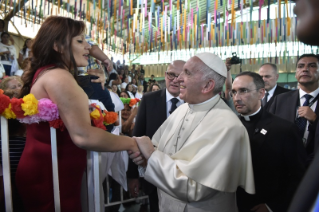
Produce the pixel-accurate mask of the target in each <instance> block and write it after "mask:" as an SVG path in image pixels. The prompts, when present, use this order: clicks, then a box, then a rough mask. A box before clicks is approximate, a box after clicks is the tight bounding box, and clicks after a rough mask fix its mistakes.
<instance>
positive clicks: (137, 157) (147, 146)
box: [128, 136, 155, 167]
mask: <svg viewBox="0 0 319 212" xmlns="http://www.w3.org/2000/svg"><path fill="white" fill-rule="evenodd" d="M133 139H134V140H135V141H136V143H137V145H136V148H134V150H133V151H128V154H129V155H130V158H131V159H132V160H133V162H134V163H135V164H136V165H140V166H143V167H146V165H147V160H148V159H149V158H150V157H151V155H152V153H153V152H154V151H155V148H154V146H153V143H152V141H151V139H150V138H149V137H147V136H143V137H133Z"/></svg>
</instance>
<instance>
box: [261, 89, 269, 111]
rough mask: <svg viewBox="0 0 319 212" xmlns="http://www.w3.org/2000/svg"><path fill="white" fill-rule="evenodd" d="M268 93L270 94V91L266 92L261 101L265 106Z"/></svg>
mask: <svg viewBox="0 0 319 212" xmlns="http://www.w3.org/2000/svg"><path fill="white" fill-rule="evenodd" d="M268 95H269V93H268V92H266V93H265V97H264V98H263V100H262V101H261V104H262V106H263V107H265V105H266V104H267V99H268Z"/></svg>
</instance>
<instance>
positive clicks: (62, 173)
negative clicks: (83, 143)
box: [16, 66, 86, 212]
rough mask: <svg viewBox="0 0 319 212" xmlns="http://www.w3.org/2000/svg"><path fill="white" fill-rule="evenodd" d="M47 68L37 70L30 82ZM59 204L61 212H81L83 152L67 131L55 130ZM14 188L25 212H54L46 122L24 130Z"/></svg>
mask: <svg viewBox="0 0 319 212" xmlns="http://www.w3.org/2000/svg"><path fill="white" fill-rule="evenodd" d="M48 67H50V66H46V67H43V68H40V69H39V70H37V72H36V74H35V76H34V78H33V81H35V79H37V77H38V75H39V73H41V71H43V70H45V69H47V68H48ZM57 146H58V168H59V184H60V202H61V211H62V212H73V211H74V212H78V211H79V212H80V211H81V197H80V195H81V180H82V177H83V173H84V170H85V168H86V151H85V150H83V149H80V148H78V147H77V146H75V144H74V143H73V142H72V140H71V137H70V135H69V133H68V131H67V130H66V129H65V130H64V131H60V130H58V129H57ZM16 184H17V188H18V191H19V194H20V196H21V197H22V200H23V204H24V208H25V210H26V211H27V212H51V211H52V212H54V197H53V176H52V159H51V139H50V126H49V123H48V122H40V123H39V124H31V125H28V126H27V139H26V144H25V148H24V151H23V153H22V156H21V159H20V162H19V165H18V168H17V173H16Z"/></svg>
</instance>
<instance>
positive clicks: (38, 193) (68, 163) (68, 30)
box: [16, 17, 138, 212]
mask: <svg viewBox="0 0 319 212" xmlns="http://www.w3.org/2000/svg"><path fill="white" fill-rule="evenodd" d="M84 32H85V24H84V22H82V21H76V20H73V19H70V18H64V17H49V18H47V19H46V21H45V22H44V23H43V24H42V26H41V28H40V30H39V32H38V34H37V36H36V38H35V39H34V42H33V44H32V48H31V51H32V55H33V57H32V59H31V65H30V67H29V69H28V70H27V71H26V72H25V74H24V77H23V81H24V87H23V88H22V92H21V95H22V96H25V95H27V94H28V93H32V94H34V96H35V97H36V98H37V99H42V98H48V99H51V100H52V101H53V102H54V103H55V104H57V106H58V109H59V114H60V117H61V119H62V121H63V123H64V125H65V127H66V129H65V130H64V131H60V130H57V142H58V143H57V145H58V164H59V166H58V167H59V181H60V185H59V187H60V199H61V211H62V212H63V211H65V212H71V211H72V212H73V211H75V212H78V211H81V202H80V189H81V179H82V176H83V172H84V169H85V167H86V151H85V150H93V151H122V150H131V151H133V152H137V151H138V148H137V145H136V142H135V140H134V139H132V138H129V137H124V136H123V137H122V136H115V135H112V134H110V133H108V132H106V131H104V130H102V129H99V128H96V127H93V126H91V120H90V115H89V106H88V97H87V95H86V94H85V93H84V91H83V90H82V89H81V87H80V86H79V85H78V84H77V82H76V80H75V78H76V76H77V67H85V66H87V65H88V54H89V50H90V48H91V47H90V45H89V44H88V43H87V42H86V41H85V34H84ZM50 143H51V142H50V127H49V124H48V123H45V122H41V123H40V124H31V125H28V127H27V140H26V145H25V149H24V152H23V154H22V157H21V160H20V163H19V166H18V169H17V173H16V183H17V187H18V191H19V194H20V195H21V197H22V199H23V203H24V207H25V209H26V211H30V212H44V211H45V212H50V211H54V198H53V179H52V160H51V145H50Z"/></svg>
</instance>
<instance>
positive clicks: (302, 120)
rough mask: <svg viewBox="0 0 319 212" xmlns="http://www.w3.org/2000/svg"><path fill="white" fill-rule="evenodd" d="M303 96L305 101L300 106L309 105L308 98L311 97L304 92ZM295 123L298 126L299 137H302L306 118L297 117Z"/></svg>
mask: <svg viewBox="0 0 319 212" xmlns="http://www.w3.org/2000/svg"><path fill="white" fill-rule="evenodd" d="M304 97H305V98H306V101H305V103H303V105H302V106H309V100H310V99H311V98H312V96H311V95H309V94H306V95H304ZM296 125H297V127H298V128H299V133H300V135H301V137H303V135H304V133H305V129H306V126H307V119H306V118H304V117H299V118H297V119H296Z"/></svg>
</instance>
